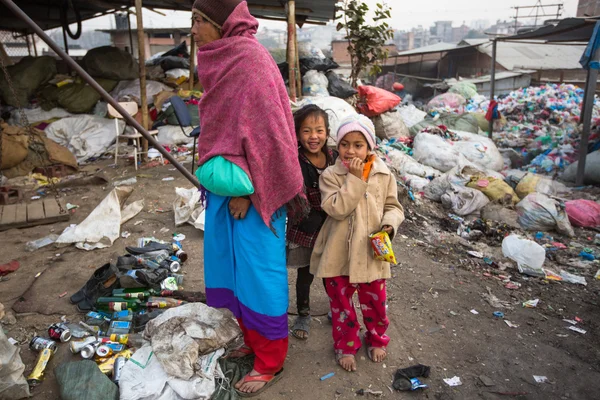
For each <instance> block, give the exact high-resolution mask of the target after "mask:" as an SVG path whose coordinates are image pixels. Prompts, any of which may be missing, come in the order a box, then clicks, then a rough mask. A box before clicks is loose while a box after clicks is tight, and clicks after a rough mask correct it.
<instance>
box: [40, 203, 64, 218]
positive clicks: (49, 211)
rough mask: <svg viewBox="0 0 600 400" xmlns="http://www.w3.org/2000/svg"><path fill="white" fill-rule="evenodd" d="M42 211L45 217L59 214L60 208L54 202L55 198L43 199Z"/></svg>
mask: <svg viewBox="0 0 600 400" xmlns="http://www.w3.org/2000/svg"><path fill="white" fill-rule="evenodd" d="M63 207H64V206H63ZM44 213H45V215H46V218H52V217H58V216H59V215H60V208H59V207H58V204H56V200H55V199H45V200H44Z"/></svg>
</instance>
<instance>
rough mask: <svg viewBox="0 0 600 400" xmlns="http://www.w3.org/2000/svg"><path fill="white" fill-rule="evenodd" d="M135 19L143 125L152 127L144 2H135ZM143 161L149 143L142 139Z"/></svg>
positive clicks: (146, 155)
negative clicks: (143, 14) (147, 90)
mask: <svg viewBox="0 0 600 400" xmlns="http://www.w3.org/2000/svg"><path fill="white" fill-rule="evenodd" d="M135 17H136V19H137V36H138V63H139V65H140V102H141V103H142V125H143V126H144V128H145V129H148V127H149V126H150V123H149V122H150V116H149V115H148V97H147V93H146V38H145V36H146V35H145V34H144V18H143V16H142V0H135ZM142 159H143V160H144V161H147V160H148V141H147V140H145V139H142Z"/></svg>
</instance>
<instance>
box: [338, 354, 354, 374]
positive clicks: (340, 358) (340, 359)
mask: <svg viewBox="0 0 600 400" xmlns="http://www.w3.org/2000/svg"><path fill="white" fill-rule="evenodd" d="M347 357H352V358H353V359H354V367H355V368H356V356H355V355H354V354H336V355H335V361H336V362H337V363H338V365H339V366H340V367H342V369H343V370H344V371H347V372H354V371H356V369H354V370H352V371H348V370H347V369H346V368H344V367H343V366H342V364H341V361H342V359H343V358H347Z"/></svg>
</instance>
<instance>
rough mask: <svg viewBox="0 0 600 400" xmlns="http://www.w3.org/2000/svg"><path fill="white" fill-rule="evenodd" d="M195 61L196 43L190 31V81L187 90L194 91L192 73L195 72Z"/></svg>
mask: <svg viewBox="0 0 600 400" xmlns="http://www.w3.org/2000/svg"><path fill="white" fill-rule="evenodd" d="M195 61H196V42H194V37H193V36H192V32H191V30H190V79H189V81H188V83H189V89H190V90H193V89H194V71H195V68H194V67H195V64H196V63H195Z"/></svg>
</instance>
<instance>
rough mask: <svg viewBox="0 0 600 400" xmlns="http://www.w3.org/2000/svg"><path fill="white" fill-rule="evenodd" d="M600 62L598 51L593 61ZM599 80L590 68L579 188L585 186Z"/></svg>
mask: <svg viewBox="0 0 600 400" xmlns="http://www.w3.org/2000/svg"><path fill="white" fill-rule="evenodd" d="M598 60H600V50H596V52H595V53H594V56H593V58H592V61H598ZM597 80H598V70H597V69H594V68H590V69H589V70H588V73H587V80H586V84H585V93H584V95H583V106H582V115H581V120H582V121H583V129H582V130H581V140H580V142H579V162H578V163H577V178H576V179H575V183H576V184H577V185H579V186H581V185H583V181H584V178H585V161H586V158H587V152H588V143H589V137H590V129H591V127H592V114H593V112H594V98H595V95H596V81H597Z"/></svg>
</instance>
